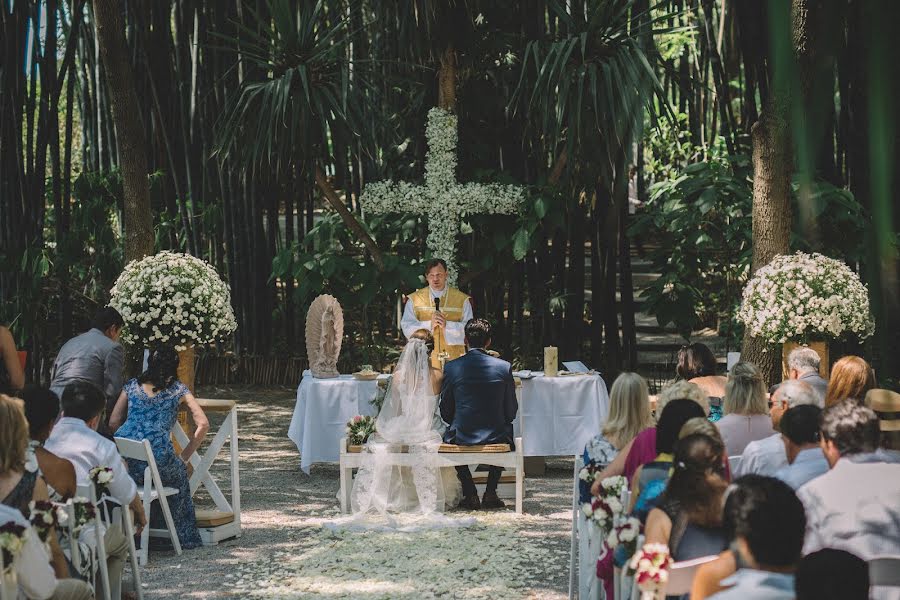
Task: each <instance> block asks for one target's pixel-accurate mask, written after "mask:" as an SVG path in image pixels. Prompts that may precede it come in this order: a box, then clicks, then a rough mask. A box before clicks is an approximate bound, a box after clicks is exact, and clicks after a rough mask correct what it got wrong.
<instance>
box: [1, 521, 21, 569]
mask: <svg viewBox="0 0 900 600" xmlns="http://www.w3.org/2000/svg"><path fill="white" fill-rule="evenodd" d="M24 545H25V527H24V526H22V525H19V524H18V523H16V522H15V521H7V522H6V523H4V524H3V525H0V552H2V553H3V566H4V572H3V575H6V573H7V572H12V571H13V569H14V568H15V560H16V557H17V556H18V555H19V552H21V551H22V547H23V546H24Z"/></svg>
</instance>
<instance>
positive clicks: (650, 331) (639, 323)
mask: <svg viewBox="0 0 900 600" xmlns="http://www.w3.org/2000/svg"><path fill="white" fill-rule="evenodd" d="M585 269H586V274H585V286H586V289H585V297H586V299H587V300H589V299H590V297H591V292H590V281H591V277H590V269H591V265H590V255H588V258H587V260H586V263H585ZM631 270H632V284H633V287H634V299H635V306H636V313H635V317H634V320H635V330H636V333H637V355H638V368H637V372H638V373H640V374H641V375H642V376H644V377H645V378H646V379H647V381H648V382H649V383H650V393H656V392H658V391H659V388H660V387H662V385H663V384H664V383H665V382H666V381H668V380H671V379H673V378H674V377H675V364H676V358H677V355H678V350H679V349H680V348H681V346H682V345H684V344H686V343H689V342H701V343H703V344H706V345H707V346H709V347H710V349H712V351H713V353H715V355H716V357H718V358H719V362H720V363H721V364H722V367H723V369H722V370H723V371H724V364H725V357H726V353H727V351H728V350H734V348H727V347H726V340H725V339H724V338H722V337H720V336H719V335H718V334H717V332H716V331H715V330H714V329H703V330H700V331H694V332H692V333H691V336H690V339H689V340H685V339H684V338H683V337H681V335H680V334H679V333H678V332H677V331H675V329H674V328H673V327H672V326H671V325H668V326H666V327H661V326H660V325H659V323H658V322H657V320H656V317H655V316H653V315H650V314H647V313H646V312H644V311H643V308H642V307H643V305H644V301H643V300H642V299H641V293H642V292H643V291H644V290H645V289H646V288H647V286H649V285H650V284H651V283H652V282H653V281H655V280H656V279H658V278H659V277H660V274H659V273H657V272H655V271H654V269H653V265H651V263H650V261H649V260H648V259H645V258H641V257H640V256H639V255H638V253H637V251H636V250H635V249H634V248H633V247H632V250H631ZM616 301H617V302H618V301H620V293H619V289H618V281H617V288H616ZM620 319H621V317H620ZM620 325H621V324H620ZM609 384H610V385H612V382H609Z"/></svg>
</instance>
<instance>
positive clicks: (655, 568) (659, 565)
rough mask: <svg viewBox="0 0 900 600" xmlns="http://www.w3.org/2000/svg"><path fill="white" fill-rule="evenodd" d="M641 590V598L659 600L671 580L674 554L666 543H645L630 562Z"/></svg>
mask: <svg viewBox="0 0 900 600" xmlns="http://www.w3.org/2000/svg"><path fill="white" fill-rule="evenodd" d="M628 566H629V570H630V572H633V573H634V580H635V583H636V584H637V586H638V588H639V589H640V590H641V600H657V598H658V597H659V593H660V592H661V591H662V590H663V589H664V588H665V587H666V583H667V582H668V581H669V569H670V568H671V567H672V556H671V554H670V553H669V547H668V546H666V545H665V544H644V546H643V548H641V549H640V550H639V551H638V552H635V553H634V556H632V557H631V562H630V563H629V564H628Z"/></svg>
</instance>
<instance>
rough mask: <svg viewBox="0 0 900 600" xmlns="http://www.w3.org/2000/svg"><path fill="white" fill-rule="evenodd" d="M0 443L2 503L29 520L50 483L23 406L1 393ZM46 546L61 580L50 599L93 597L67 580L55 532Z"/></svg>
mask: <svg viewBox="0 0 900 600" xmlns="http://www.w3.org/2000/svg"><path fill="white" fill-rule="evenodd" d="M0 440H3V442H2V443H0V504H4V505H5V506H8V507H10V508H13V509H16V510H18V511H19V512H20V513H22V515H23V516H24V517H25V518H26V519H27V518H29V517H30V515H31V509H30V507H29V504H30V503H31V501H32V500H34V501H41V500H43V501H48V500H49V495H48V492H47V484H46V483H45V482H44V480H43V479H42V478H41V477H40V471H39V470H38V464H37V460H36V459H35V458H34V455H33V454H32V453H30V452H29V450H28V421H27V420H26V419H25V410H24V407H23V403H22V401H21V400H20V399H18V398H11V397H9V396H6V395H4V394H0ZM47 543H48V544H49V546H50V556H49V557H48V561H49V562H50V564H51V566H52V567H53V572H54V575H55V576H56V577H57V578H58V579H60V580H62V581H59V582H58V583H57V586H56V591H55V593H54V595H53V596H52V597H51V598H92V597H93V595H92V594H91V593H90V587H89V586H88V585H87V584H85V583H84V582H82V581H76V580H73V579H65V578H67V577H68V576H69V567H68V565H67V564H66V558H65V555H64V554H63V553H62V550H61V549H60V547H59V543H58V541H57V538H56V532H55V531H52V530H51V531H50V535H49V537H48V538H47ZM67 594H68V595H67Z"/></svg>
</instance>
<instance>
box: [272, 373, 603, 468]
mask: <svg viewBox="0 0 900 600" xmlns="http://www.w3.org/2000/svg"><path fill="white" fill-rule="evenodd" d="M387 377H389V376H388V375H379V379H382V378H387ZM377 385H378V384H377V381H358V380H356V379H354V378H353V377H352V376H351V375H341V376H340V377H336V378H333V379H316V378H314V377H313V376H312V375H311V374H310V372H309V371H308V370H307V371H304V372H303V379H302V380H301V382H300V386H299V387H298V388H297V403H296V405H295V406H294V415H293V417H292V419H291V426H290V428H289V429H288V437H289V438H290V439H291V440H292V441H293V442H294V444H296V445H297V449H298V450H300V468H301V469H302V470H303V471H304V472H305V473H307V474H309V472H310V467H311V466H312V465H313V463H320V462H338V460H339V458H340V456H339V449H338V445H339V441H340V439H341V438H342V437H345V435H346V434H345V431H344V430H345V428H346V424H347V421H349V420H350V419H352V418H353V417H355V416H356V415H374V414H375V407H374V406H372V404H371V403H370V401H371V400H372V399H373V398H374V397H375V393H376V390H377ZM516 395H517V396H518V398H519V412H518V414H517V416H516V420H515V422H514V423H513V430H514V432H515V435H516V436H517V437H518V436H521V437H522V438H523V440H524V442H523V443H524V445H525V448H524V454H525V456H566V455H567V456H572V455H574V454H580V453H581V452H582V451H583V450H584V445H585V444H586V443H587V441H588V440H590V439H591V437H593V436H594V435H596V434H598V433H600V429H601V427H603V424H604V423H605V422H606V417H607V415H608V414H609V395H608V394H607V391H606V384H605V383H604V381H603V379H602V378H601V377H600V376H599V375H596V374H591V375H572V376H559V377H543V376H541V375H540V374H538V375H537V376H536V377H533V378H531V379H523V380H522V385H521V387H518V386H517V390H516Z"/></svg>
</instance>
